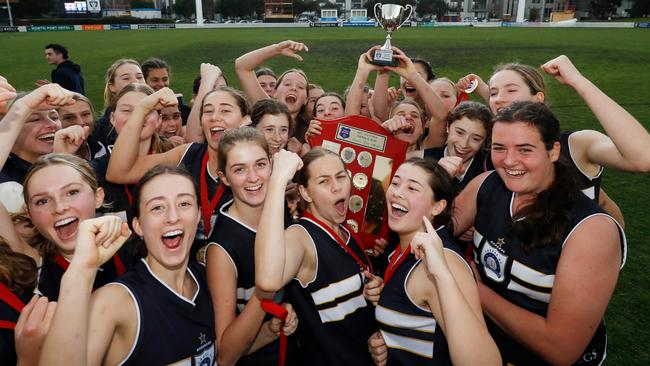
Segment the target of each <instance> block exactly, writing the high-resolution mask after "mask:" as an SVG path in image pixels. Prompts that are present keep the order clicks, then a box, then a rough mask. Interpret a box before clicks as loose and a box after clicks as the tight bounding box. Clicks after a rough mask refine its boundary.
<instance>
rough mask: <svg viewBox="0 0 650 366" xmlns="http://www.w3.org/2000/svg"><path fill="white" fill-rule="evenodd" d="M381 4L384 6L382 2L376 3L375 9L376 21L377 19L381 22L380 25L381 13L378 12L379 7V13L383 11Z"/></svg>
mask: <svg viewBox="0 0 650 366" xmlns="http://www.w3.org/2000/svg"><path fill="white" fill-rule="evenodd" d="M381 6H382V4H381V3H376V4H375V7H374V11H375V21H376V22H377V23H379V24H380V25H381V23H380V22H379V14H378V13H377V9H379V13H381Z"/></svg>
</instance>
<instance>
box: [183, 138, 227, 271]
mask: <svg viewBox="0 0 650 366" xmlns="http://www.w3.org/2000/svg"><path fill="white" fill-rule="evenodd" d="M207 152H208V144H197V143H191V144H190V145H189V146H188V147H187V149H186V150H185V152H184V153H183V157H182V158H181V161H180V162H179V163H178V165H179V166H183V167H185V169H187V171H188V172H190V174H191V175H192V177H194V183H195V184H196V187H197V188H198V190H199V203H200V202H201V199H200V196H201V167H202V166H201V164H202V163H203V156H204V155H205V154H206V153H207ZM205 182H206V184H207V188H208V201H211V200H212V197H214V194H215V192H216V191H217V188H218V187H219V185H220V184H222V183H221V181H220V180H219V178H218V177H213V176H212V174H210V169H205ZM231 199H232V192H231V191H230V188H228V187H226V190H225V191H224V192H223V195H222V196H221V198H220V199H219V202H218V203H217V205H216V206H215V209H214V211H213V212H212V218H211V220H210V221H211V225H210V227H211V230H210V231H214V228H215V223H216V221H217V216H218V213H219V211H218V210H219V207H221V206H223V204H224V203H226V202H228V201H230V200H231ZM204 227H205V225H204V224H203V216H201V220H200V221H199V226H198V227H197V229H196V237H195V238H194V243H193V244H192V249H191V250H190V260H196V254H197V253H198V251H199V249H201V248H202V247H203V246H204V245H205V244H207V241H208V238H209V237H210V233H206V232H205V230H204Z"/></svg>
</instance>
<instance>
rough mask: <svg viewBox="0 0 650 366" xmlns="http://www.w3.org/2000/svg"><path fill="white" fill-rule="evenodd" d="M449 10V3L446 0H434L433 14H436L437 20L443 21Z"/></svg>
mask: <svg viewBox="0 0 650 366" xmlns="http://www.w3.org/2000/svg"><path fill="white" fill-rule="evenodd" d="M448 11H449V5H448V4H447V2H445V1H444V0H433V14H435V15H436V20H437V21H439V22H440V21H442V19H443V17H444V16H445V14H447V12H448Z"/></svg>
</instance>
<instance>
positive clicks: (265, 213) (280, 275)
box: [255, 150, 306, 292]
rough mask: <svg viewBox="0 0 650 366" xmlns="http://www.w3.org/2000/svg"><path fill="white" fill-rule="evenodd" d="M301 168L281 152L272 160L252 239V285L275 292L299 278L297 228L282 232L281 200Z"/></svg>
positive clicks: (299, 162)
mask: <svg viewBox="0 0 650 366" xmlns="http://www.w3.org/2000/svg"><path fill="white" fill-rule="evenodd" d="M301 166H302V160H300V157H298V155H296V154H294V153H292V152H288V151H286V150H281V151H280V152H278V153H276V154H275V156H274V157H273V174H271V181H270V183H269V187H268V190H267V193H266V200H265V201H264V209H263V210H262V216H261V218H260V223H259V227H258V230H257V236H256V237H255V285H256V286H257V288H258V289H259V290H261V291H268V292H277V291H279V290H280V289H281V288H282V287H284V285H286V284H287V283H288V282H289V281H290V280H291V279H292V278H294V277H296V276H297V275H298V271H299V270H300V266H301V264H302V261H303V258H304V257H305V251H306V250H305V247H304V246H303V245H302V244H303V243H302V241H303V239H304V238H303V237H301V236H300V234H303V235H305V236H306V234H304V233H302V231H301V229H300V228H296V227H293V228H289V229H287V230H286V232H285V230H284V214H283V212H284V204H285V201H284V197H285V191H286V187H287V183H288V182H289V180H290V179H291V178H292V177H293V176H294V174H295V172H296V171H297V170H298V169H299V168H300V167H301Z"/></svg>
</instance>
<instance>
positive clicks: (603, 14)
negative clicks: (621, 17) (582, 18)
mask: <svg viewBox="0 0 650 366" xmlns="http://www.w3.org/2000/svg"><path fill="white" fill-rule="evenodd" d="M590 5H591V14H592V15H593V16H594V17H595V18H599V19H603V18H607V17H609V16H611V15H612V14H613V13H614V12H615V11H616V7H618V6H621V0H592V1H591V3H590Z"/></svg>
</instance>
